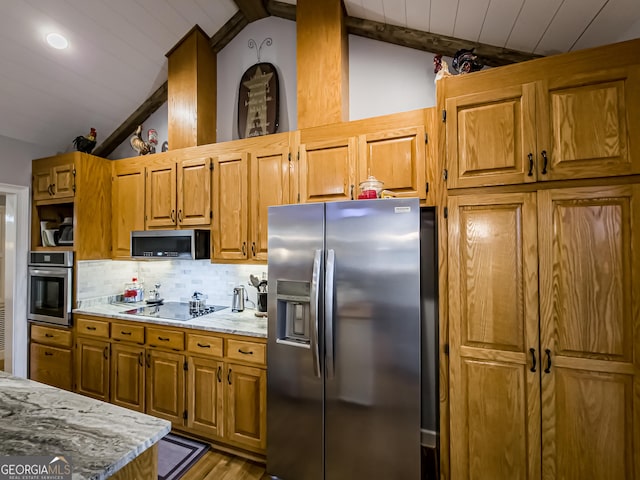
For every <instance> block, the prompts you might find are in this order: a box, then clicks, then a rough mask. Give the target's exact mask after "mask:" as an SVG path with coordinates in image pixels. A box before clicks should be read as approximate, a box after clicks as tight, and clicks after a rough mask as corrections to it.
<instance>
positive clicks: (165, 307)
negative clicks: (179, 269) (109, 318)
mask: <svg viewBox="0 0 640 480" xmlns="http://www.w3.org/2000/svg"><path fill="white" fill-rule="evenodd" d="M225 308H229V307H224V306H222V305H207V306H206V307H203V308H201V309H199V310H197V311H196V310H190V309H189V303H188V302H165V303H161V304H159V305H147V306H145V307H138V308H132V309H131V310H125V311H124V312H121V313H126V314H127V315H140V316H142V317H155V318H168V319H170V320H179V321H187V320H191V319H193V318H196V317H201V316H202V315H207V314H209V313H213V312H219V311H220V310H224V309H225Z"/></svg>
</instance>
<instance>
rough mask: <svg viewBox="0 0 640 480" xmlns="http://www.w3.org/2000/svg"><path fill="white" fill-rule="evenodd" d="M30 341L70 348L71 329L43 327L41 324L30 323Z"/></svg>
mask: <svg viewBox="0 0 640 480" xmlns="http://www.w3.org/2000/svg"><path fill="white" fill-rule="evenodd" d="M31 341H32V342H36V343H44V344H45V345H56V346H59V347H67V348H71V345H72V343H73V335H72V333H71V330H61V329H59V328H50V327H43V326H42V325H31Z"/></svg>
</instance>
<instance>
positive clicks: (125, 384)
mask: <svg viewBox="0 0 640 480" xmlns="http://www.w3.org/2000/svg"><path fill="white" fill-rule="evenodd" d="M111 403H113V404H115V405H119V406H121V407H126V408H130V409H131V410H136V411H138V412H142V413H144V412H145V349H144V347H139V346H135V345H126V344H122V343H115V342H114V343H112V344H111Z"/></svg>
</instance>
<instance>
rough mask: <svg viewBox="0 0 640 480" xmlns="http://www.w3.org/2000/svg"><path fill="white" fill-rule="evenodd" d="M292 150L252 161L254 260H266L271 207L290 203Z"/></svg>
mask: <svg viewBox="0 0 640 480" xmlns="http://www.w3.org/2000/svg"><path fill="white" fill-rule="evenodd" d="M289 163H290V162H289V149H288V148H287V147H277V148H272V149H265V150H261V151H258V152H256V153H255V154H254V155H253V156H252V158H251V179H250V192H251V257H252V258H253V259H255V260H264V261H266V260H267V248H268V241H269V239H268V232H267V225H268V223H269V218H268V216H269V215H268V214H269V207H271V206H274V205H285V204H288V203H290V199H289Z"/></svg>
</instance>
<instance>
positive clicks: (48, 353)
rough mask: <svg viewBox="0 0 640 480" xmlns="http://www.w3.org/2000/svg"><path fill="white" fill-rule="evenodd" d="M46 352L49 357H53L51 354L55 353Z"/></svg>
mask: <svg viewBox="0 0 640 480" xmlns="http://www.w3.org/2000/svg"><path fill="white" fill-rule="evenodd" d="M44 354H45V355H46V356H47V357H51V356H53V353H51V352H44Z"/></svg>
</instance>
